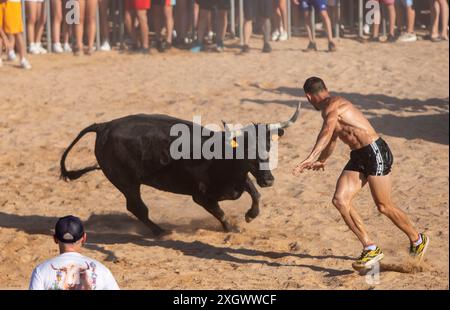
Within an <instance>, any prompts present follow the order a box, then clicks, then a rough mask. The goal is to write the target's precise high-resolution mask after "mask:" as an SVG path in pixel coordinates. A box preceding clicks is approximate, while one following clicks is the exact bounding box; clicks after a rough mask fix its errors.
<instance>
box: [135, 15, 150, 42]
mask: <svg viewBox="0 0 450 310" xmlns="http://www.w3.org/2000/svg"><path fill="white" fill-rule="evenodd" d="M136 16H137V18H138V20H139V27H140V29H141V43H142V48H144V49H148V48H149V40H148V22H147V10H137V11H136Z"/></svg>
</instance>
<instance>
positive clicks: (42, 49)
mask: <svg viewBox="0 0 450 310" xmlns="http://www.w3.org/2000/svg"><path fill="white" fill-rule="evenodd" d="M36 48H37V49H38V51H39V54H47V50H46V49H45V48H43V47H42V45H41V43H40V42H39V43H36Z"/></svg>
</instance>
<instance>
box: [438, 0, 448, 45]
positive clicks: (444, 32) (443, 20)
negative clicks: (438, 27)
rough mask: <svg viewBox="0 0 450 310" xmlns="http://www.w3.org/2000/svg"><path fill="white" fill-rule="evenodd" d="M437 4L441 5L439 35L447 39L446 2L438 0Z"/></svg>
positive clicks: (445, 0)
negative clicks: (440, 28)
mask: <svg viewBox="0 0 450 310" xmlns="http://www.w3.org/2000/svg"><path fill="white" fill-rule="evenodd" d="M439 4H440V6H441V24H442V31H441V37H442V38H443V39H446V40H448V29H447V27H448V2H447V0H439Z"/></svg>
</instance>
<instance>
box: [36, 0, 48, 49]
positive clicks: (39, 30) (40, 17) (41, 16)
mask: <svg viewBox="0 0 450 310" xmlns="http://www.w3.org/2000/svg"><path fill="white" fill-rule="evenodd" d="M36 13H37V15H36V34H35V42H36V43H41V40H42V34H43V33H44V26H45V22H46V20H47V14H46V12H45V4H44V2H42V3H37V12H36Z"/></svg>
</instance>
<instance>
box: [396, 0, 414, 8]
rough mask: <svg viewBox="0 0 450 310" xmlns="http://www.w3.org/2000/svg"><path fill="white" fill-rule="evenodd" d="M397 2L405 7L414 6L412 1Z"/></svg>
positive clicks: (399, 0) (401, 0)
mask: <svg viewBox="0 0 450 310" xmlns="http://www.w3.org/2000/svg"><path fill="white" fill-rule="evenodd" d="M398 2H400V4H402V5H404V6H406V7H410V6H414V0H398Z"/></svg>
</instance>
